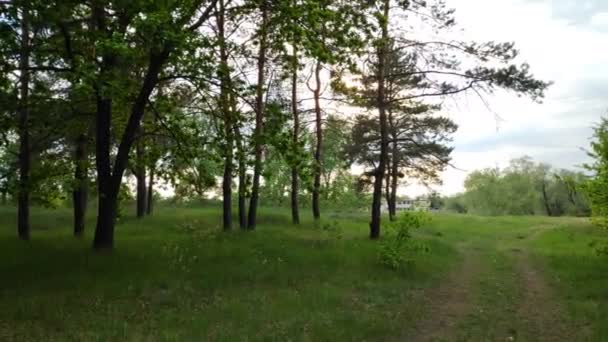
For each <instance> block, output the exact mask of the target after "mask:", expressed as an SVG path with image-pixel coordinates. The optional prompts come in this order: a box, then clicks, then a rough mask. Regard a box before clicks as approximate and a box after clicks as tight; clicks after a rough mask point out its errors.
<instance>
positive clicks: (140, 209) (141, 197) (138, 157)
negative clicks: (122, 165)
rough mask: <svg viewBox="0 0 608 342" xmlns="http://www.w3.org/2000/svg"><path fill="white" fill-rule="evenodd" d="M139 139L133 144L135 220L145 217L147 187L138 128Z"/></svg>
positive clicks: (142, 149)
mask: <svg viewBox="0 0 608 342" xmlns="http://www.w3.org/2000/svg"><path fill="white" fill-rule="evenodd" d="M139 132H140V134H139V137H138V138H137V143H136V144H135V163H136V165H135V178H136V180H137V218H143V217H144V216H145V215H146V207H147V205H148V203H147V197H148V196H147V195H148V194H147V191H148V190H147V187H146V161H145V150H144V138H143V136H144V134H143V133H144V130H143V128H142V127H140V128H139Z"/></svg>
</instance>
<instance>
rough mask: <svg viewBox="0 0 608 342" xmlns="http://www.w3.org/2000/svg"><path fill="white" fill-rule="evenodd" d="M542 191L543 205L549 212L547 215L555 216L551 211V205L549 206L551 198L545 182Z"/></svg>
mask: <svg viewBox="0 0 608 342" xmlns="http://www.w3.org/2000/svg"><path fill="white" fill-rule="evenodd" d="M541 190H542V193H543V204H544V205H545V209H546V210H547V215H548V216H553V212H552V211H551V205H550V204H549V196H548V195H547V184H546V182H545V181H544V180H543V181H542V184H541Z"/></svg>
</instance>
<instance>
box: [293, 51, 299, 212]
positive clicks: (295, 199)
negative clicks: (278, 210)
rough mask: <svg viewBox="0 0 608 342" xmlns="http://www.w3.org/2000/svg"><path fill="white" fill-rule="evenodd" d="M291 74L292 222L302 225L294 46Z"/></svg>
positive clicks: (296, 70) (296, 78)
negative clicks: (299, 198)
mask: <svg viewBox="0 0 608 342" xmlns="http://www.w3.org/2000/svg"><path fill="white" fill-rule="evenodd" d="M292 69H293V70H292V71H291V72H292V74H291V112H292V115H293V141H292V143H293V149H294V152H295V154H296V157H295V161H294V163H293V165H292V167H291V220H292V222H293V223H294V224H300V208H299V203H298V196H299V193H300V180H299V177H300V176H299V174H300V171H299V166H300V163H299V161H298V160H299V157H298V156H297V153H298V152H299V143H300V142H299V137H300V115H299V113H298V49H297V47H296V43H295V41H294V44H293V66H292Z"/></svg>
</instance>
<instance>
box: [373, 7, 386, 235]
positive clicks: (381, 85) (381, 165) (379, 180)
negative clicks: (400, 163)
mask: <svg viewBox="0 0 608 342" xmlns="http://www.w3.org/2000/svg"><path fill="white" fill-rule="evenodd" d="M389 5H390V1H389V0H385V1H384V9H383V11H384V13H383V19H379V22H380V26H381V27H382V37H381V40H380V42H379V44H378V75H377V80H378V88H377V99H376V101H377V106H378V114H379V119H380V160H379V162H378V168H377V169H376V174H375V179H374V193H373V201H372V210H371V221H370V224H369V231H370V232H369V236H370V238H371V239H378V238H379V237H380V218H381V215H382V212H381V206H382V185H383V177H384V174H385V172H386V161H387V158H388V123H387V121H388V120H387V117H386V94H385V92H386V89H385V72H386V71H385V68H386V65H385V64H386V54H387V48H388V39H389V36H388V18H389V8H390V7H389Z"/></svg>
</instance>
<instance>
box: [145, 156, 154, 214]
mask: <svg viewBox="0 0 608 342" xmlns="http://www.w3.org/2000/svg"><path fill="white" fill-rule="evenodd" d="M149 174H150V175H149V177H150V179H149V180H148V195H147V196H146V197H147V199H148V201H147V202H146V215H148V216H151V215H152V209H153V208H154V167H153V166H152V167H150V173H149Z"/></svg>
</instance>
